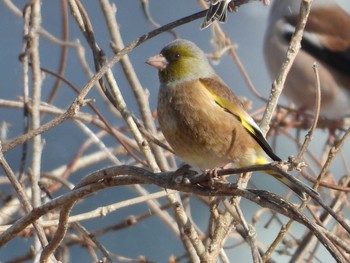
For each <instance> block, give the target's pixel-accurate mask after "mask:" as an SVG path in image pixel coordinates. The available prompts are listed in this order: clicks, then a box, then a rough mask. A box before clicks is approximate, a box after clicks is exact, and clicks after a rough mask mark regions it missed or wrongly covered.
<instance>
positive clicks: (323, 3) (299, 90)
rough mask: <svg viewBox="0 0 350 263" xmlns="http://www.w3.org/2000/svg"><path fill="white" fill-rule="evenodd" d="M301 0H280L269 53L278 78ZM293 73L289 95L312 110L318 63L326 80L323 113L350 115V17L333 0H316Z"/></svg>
mask: <svg viewBox="0 0 350 263" xmlns="http://www.w3.org/2000/svg"><path fill="white" fill-rule="evenodd" d="M300 2H301V0H274V2H273V4H272V6H271V11H270V14H269V20H268V28H267V31H266V34H265V43H264V55H265V61H266V65H267V68H268V70H269V73H270V76H271V78H272V79H276V77H277V75H278V73H279V71H280V68H281V65H282V63H283V61H284V59H285V55H286V51H287V48H288V45H289V42H290V39H291V37H292V34H293V32H294V29H295V26H296V24H297V21H298V19H299V9H300ZM301 48H302V49H301V50H300V52H299V53H298V55H297V57H296V60H295V62H294V64H293V66H292V68H291V70H290V72H289V75H288V77H287V80H286V82H285V86H284V89H283V93H284V95H285V96H286V97H287V98H288V99H290V100H291V101H292V102H293V103H294V104H296V106H297V107H299V108H300V109H302V110H305V111H307V112H312V111H313V110H314V107H315V101H316V81H315V74H314V72H313V69H312V65H313V63H314V62H316V63H317V64H318V71H319V76H320V85H321V109H320V115H321V116H322V117H325V118H328V119H331V120H333V119H340V118H342V117H346V116H348V117H349V116H350V16H349V14H348V13H347V12H346V11H344V10H343V9H342V8H341V7H340V6H338V5H337V4H336V2H335V1H333V0H314V1H313V3H312V8H311V12H310V16H309V19H308V22H307V24H306V27H305V32H304V36H303V39H302V42H301Z"/></svg>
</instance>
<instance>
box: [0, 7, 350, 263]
mask: <svg viewBox="0 0 350 263" xmlns="http://www.w3.org/2000/svg"><path fill="white" fill-rule="evenodd" d="M9 2H11V3H12V4H13V5H15V6H16V7H17V8H18V10H16V9H10V8H9V4H8V3H9ZM111 2H113V3H115V5H116V7H117V13H116V17H117V21H118V23H119V26H120V31H121V35H122V38H123V41H124V43H125V45H127V44H128V43H130V42H131V41H133V40H135V39H137V38H138V37H140V36H141V35H143V34H145V33H146V32H149V31H151V30H152V29H153V28H152V26H151V25H150V24H149V23H148V22H147V21H146V19H145V16H144V13H143V10H142V7H141V1H138V0H128V1H126V0H121V1H118V0H114V1H111ZM339 3H340V4H341V5H342V6H343V7H344V8H345V9H347V10H348V11H350V5H349V2H348V1H346V0H343V1H339ZM25 4H27V1H23V0H17V1H5V0H4V1H1V2H0V35H1V37H0V80H1V81H0V102H1V104H0V124H1V125H2V126H1V128H2V129H1V131H2V133H1V136H2V137H1V139H2V140H4V141H8V140H11V139H13V138H15V137H16V136H19V135H20V134H22V132H23V126H24V124H23V110H22V109H21V108H20V107H17V106H9V105H8V104H6V103H5V102H7V101H14V102H15V101H19V100H20V98H19V97H21V96H23V91H22V90H23V73H22V66H21V63H20V61H19V59H18V56H19V55H20V54H21V52H22V32H23V21H22V18H21V13H19V12H18V11H20V12H21V11H22V10H23V7H24V5H25ZM82 4H83V5H84V7H85V8H86V10H87V12H88V15H89V17H90V19H91V23H92V26H93V28H94V32H95V34H96V39H97V42H98V44H99V46H100V47H101V48H102V49H103V50H104V51H105V52H106V55H107V58H111V57H112V56H113V52H112V50H111V48H110V44H111V43H110V37H109V34H108V30H107V28H106V23H105V19H104V18H103V13H102V11H101V9H100V5H99V3H98V1H84V0H82ZM41 8H42V25H43V29H45V30H46V31H47V32H49V33H50V34H51V35H53V36H55V37H57V38H61V35H62V32H61V31H62V19H61V1H43V3H42V6H41ZM269 8H270V6H264V5H263V4H262V3H261V2H258V1H256V2H252V3H250V4H246V5H243V6H242V7H240V8H239V9H238V10H237V12H235V13H230V14H229V15H228V22H227V23H226V24H223V25H221V27H222V29H223V31H224V32H225V33H226V34H227V35H228V36H229V38H230V39H231V41H232V44H233V45H234V46H235V50H236V52H237V55H238V56H239V58H240V60H241V62H242V64H243V66H244V68H245V69H246V71H247V73H248V75H249V77H250V79H251V81H252V83H253V84H254V86H255V88H256V89H257V90H258V91H259V92H260V94H262V95H263V96H264V97H266V98H267V97H268V95H269V92H270V89H271V83H272V80H271V79H270V78H269V76H268V73H267V70H266V68H265V64H264V59H263V54H262V43H263V38H264V32H265V29H266V20H267V15H268V12H269ZM201 10H202V7H201V5H200V4H199V3H198V1H196V0H177V1H172V0H162V1H159V0H158V1H157V0H149V11H150V14H151V16H152V18H153V19H154V20H155V21H156V22H157V23H158V24H159V25H164V24H167V23H169V22H172V21H174V20H177V19H179V18H182V17H185V16H188V15H191V14H193V13H196V12H199V11H201ZM68 15H69V42H71V43H77V41H79V42H80V44H81V45H82V46H83V47H85V52H86V53H85V57H86V60H87V63H88V64H89V66H90V67H91V69H93V68H94V67H93V57H92V54H91V51H90V49H89V48H88V45H87V43H86V41H85V39H84V37H83V36H82V33H81V31H80V30H79V28H78V27H77V25H76V22H75V20H74V19H73V18H72V17H71V15H70V12H68ZM201 23H202V19H198V20H195V21H193V22H191V23H188V24H186V25H183V26H180V27H178V28H176V29H175V30H174V31H175V32H176V33H177V34H178V35H179V36H180V37H181V38H185V39H189V40H191V41H193V42H195V43H196V44H197V45H198V46H199V47H201V48H202V49H203V50H204V51H205V52H207V53H211V52H213V50H214V45H213V42H212V41H211V39H212V38H213V35H212V33H213V31H212V28H208V29H205V30H202V31H201V30H199V27H200V25H201ZM171 40H173V35H172V34H170V33H162V34H160V35H158V36H157V37H155V38H153V39H150V40H149V41H147V42H145V43H143V44H142V45H141V46H139V47H137V48H136V49H135V50H133V51H132V52H131V53H130V54H129V57H130V59H131V62H132V64H133V66H134V68H135V72H136V74H137V75H138V77H139V79H140V81H141V84H142V86H143V88H144V89H147V90H149V102H150V106H151V109H152V110H153V111H154V110H155V109H156V101H157V93H158V85H159V82H158V76H157V72H156V71H155V70H154V69H153V68H151V67H150V66H148V65H147V64H145V61H146V60H147V58H148V57H150V56H153V55H155V54H158V53H159V52H160V50H161V49H162V48H163V47H164V46H165V45H166V44H167V43H168V42H170V41H171ZM60 50H61V48H60V46H59V45H57V44H55V43H54V42H53V41H52V40H50V39H48V38H47V37H46V36H45V35H41V38H40V60H41V66H42V67H45V68H47V69H51V70H53V71H57V68H58V66H59V59H60ZM67 58H68V60H67V63H66V67H65V70H64V76H65V78H67V79H68V80H70V81H71V82H72V83H73V84H74V85H75V86H77V87H78V88H79V89H82V87H84V86H85V85H86V83H87V82H88V80H89V77H88V76H87V74H85V72H84V70H83V69H82V66H81V63H80V61H79V58H78V56H77V52H76V50H75V49H74V48H69V49H68V56H67ZM310 66H311V65H310ZM214 68H215V70H216V72H217V73H218V74H219V75H220V76H221V77H222V78H223V79H224V81H225V82H226V83H227V84H228V85H229V86H230V87H231V88H232V89H233V90H234V92H235V93H236V94H237V95H239V96H245V97H247V99H249V100H251V101H252V105H253V106H252V112H253V111H254V110H256V109H259V108H260V107H262V106H264V102H263V101H261V100H259V99H257V98H256V97H255V96H254V95H253V94H252V92H251V90H250V89H249V88H248V85H247V84H246V82H245V80H244V78H243V77H242V74H241V73H240V71H239V69H238V67H237V64H236V63H235V61H234V60H233V59H232V58H231V57H230V56H228V55H224V56H223V57H222V58H221V59H220V61H216V63H214ZM113 73H114V74H115V77H116V79H117V81H118V85H119V87H120V89H121V91H122V94H123V96H124V98H125V100H126V102H127V106H128V109H129V110H130V111H132V112H133V113H134V114H135V115H136V116H137V117H140V113H139V111H138V107H137V105H136V103H135V98H134V96H133V92H132V91H131V89H130V87H129V84H128V82H127V81H126V79H125V76H124V73H123V72H122V70H121V68H120V65H119V64H117V65H115V66H114V67H113ZM54 82H55V78H54V77H53V76H51V75H49V74H44V81H43V91H42V100H43V101H45V100H46V99H47V98H48V96H49V94H50V92H51V87H52V85H53V83H54ZM75 97H76V94H75V93H74V92H73V91H72V90H71V89H70V88H68V86H67V85H65V84H64V83H63V84H62V85H61V87H60V89H59V91H58V94H57V98H56V100H55V101H54V103H53V104H54V106H55V107H57V108H60V109H66V108H67V107H68V106H69V105H70V104H71V103H72V101H73V100H74V98H75ZM87 98H91V99H94V100H95V101H94V105H95V106H96V107H97V108H98V109H99V110H100V111H101V112H102V113H103V115H104V117H105V118H106V119H107V120H108V122H109V123H110V124H111V125H113V126H118V125H119V126H121V127H125V124H123V121H122V119H121V118H116V115H115V114H114V113H113V111H111V110H110V109H109V107H110V106H109V105H108V103H106V100H105V99H104V98H103V96H101V94H100V93H99V92H98V91H97V90H96V89H93V90H92V91H91V92H90V93H89V94H88V96H87ZM280 103H281V104H284V105H287V103H288V102H287V101H286V100H285V99H284V98H282V99H281V101H280ZM82 111H83V112H87V113H91V110H89V108H88V107H84V108H83V109H82ZM52 117H53V116H52V115H51V114H46V115H45V117H44V118H43V119H42V123H45V122H47V121H48V120H50V119H52ZM5 126H6V127H7V129H5V128H4V127H5ZM91 129H92V130H93V131H94V130H96V131H97V129H96V128H94V127H91ZM295 132H296V131H295V130H291V131H290V133H291V134H292V135H295ZM305 134H306V131H302V132H301V138H303V136H304V135H305ZM326 138H327V131H326V130H317V132H316V134H315V136H314V138H313V141H312V143H311V147H310V150H311V151H312V152H313V153H314V154H315V155H316V156H317V157H318V158H320V157H321V154H322V149H323V147H324V144H325V140H326ZM42 139H43V140H44V141H45V144H44V149H43V156H42V168H41V169H42V171H43V172H52V171H56V170H57V169H59V168H60V167H61V166H63V165H65V164H69V163H70V162H71V161H72V159H73V158H74V156H75V155H76V154H77V151H78V150H79V149H80V148H81V146H82V145H83V144H84V143H85V142H86V141H87V140H88V139H89V137H88V135H86V134H85V133H84V132H82V130H81V128H80V127H79V126H78V125H77V124H76V123H75V122H73V121H67V122H64V123H63V124H62V125H59V126H58V127H55V128H54V129H51V130H49V131H48V132H46V133H44V134H42ZM103 142H104V143H105V144H106V145H107V146H108V147H114V146H116V145H117V144H118V142H117V141H116V140H115V139H114V138H112V137H108V136H106V137H104V138H103ZM275 145H276V152H277V153H278V154H279V155H280V156H281V157H282V158H283V159H287V157H288V156H289V155H291V154H296V153H297V150H298V149H297V147H296V146H295V144H294V143H293V142H292V141H290V140H288V139H286V137H284V136H283V137H282V138H279V137H278V138H277V142H276V144H275ZM348 146H349V144H348V143H347V146H346V147H344V149H346V152H348V153H349V147H348ZM96 149H98V147H97V146H96V145H91V146H89V148H88V149H86V150H85V152H84V154H86V155H88V154H89V153H93V152H94V151H96ZM21 152H22V148H21V147H16V148H14V149H13V150H11V151H9V152H7V153H6V154H5V157H6V159H7V161H8V162H9V164H10V166H11V167H12V169H13V170H14V171H15V172H18V170H19V164H20V157H21ZM345 155H346V153H345ZM28 159H29V160H30V153H29V155H28ZM122 161H123V162H127V163H130V164H133V163H132V162H129V160H128V159H127V158H125V160H123V159H122ZM27 163H28V164H29V163H30V161H28V162H27ZM112 164H113V163H112V162H111V161H108V160H103V161H100V162H96V163H94V164H92V165H88V166H86V167H84V168H82V169H79V170H77V171H76V172H73V173H72V174H71V175H70V178H69V180H70V181H71V182H72V183H76V182H78V181H79V180H80V179H81V178H82V177H83V176H85V175H87V174H89V173H91V172H92V171H95V170H97V169H101V168H103V167H106V166H109V165H112ZM27 169H28V167H27ZM333 169H334V170H332V171H333V172H334V174H335V175H339V177H338V178H335V179H339V178H340V176H342V175H343V174H344V162H343V160H341V158H338V159H337V160H336V161H335V162H334V164H333ZM258 175H260V174H256V175H254V176H253V178H252V183H251V185H252V186H254V187H257V188H260V189H267V190H270V191H274V192H277V193H279V194H282V195H283V194H284V193H285V190H286V189H285V188H284V187H283V186H281V185H280V184H279V183H278V182H277V181H276V180H274V179H273V178H270V177H268V176H264V175H262V176H258ZM0 176H1V177H3V178H4V177H6V175H5V174H4V173H3V172H2V171H1V172H0ZM147 189H148V190H149V191H151V192H155V191H159V190H161V189H157V188H156V187H147ZM0 190H1V196H0V198H1V199H2V202H3V204H5V202H6V198H9V196H12V195H14V191H13V189H12V188H11V187H9V184H8V183H4V181H2V184H1V185H0ZM64 192H65V190H62V189H61V190H60V191H58V192H55V193H54V196H58V195H60V194H63V193H64ZM136 196H138V195H137V194H136V193H135V192H134V191H133V190H131V189H129V188H127V187H118V188H117V187H116V188H112V189H108V190H104V191H101V192H99V193H98V194H97V195H94V196H92V197H89V198H88V199H85V200H84V201H82V202H80V203H79V205H77V206H76V207H75V208H74V210H73V214H77V213H81V212H85V211H89V210H92V209H95V208H97V207H99V206H105V205H108V204H112V203H116V202H119V201H122V200H127V199H128V198H132V197H136ZM296 200H297V199H296ZM159 201H160V202H162V203H164V204H165V203H166V200H165V199H160V200H159ZM191 202H192V206H191V209H192V210H191V215H192V217H193V220H194V221H195V222H196V223H197V224H198V226H199V227H200V228H202V229H206V227H207V224H208V222H207V221H208V209H207V207H206V206H204V205H203V204H202V203H201V202H200V201H199V200H197V199H191ZM0 206H1V205H0ZM242 207H243V208H244V210H245V211H244V213H245V215H246V218H249V219H251V218H252V216H253V215H254V214H255V213H256V211H257V210H258V209H259V207H257V206H256V205H255V204H252V203H250V202H248V201H244V200H243V201H242ZM147 212H148V207H147V206H146V205H145V204H139V205H136V206H132V207H128V208H124V209H120V210H117V211H116V212H113V213H111V214H108V216H106V217H101V218H95V219H91V220H87V221H84V222H82V224H83V225H84V226H85V227H86V228H87V229H88V230H89V231H94V230H97V229H100V228H101V227H103V226H109V225H113V224H117V223H119V222H122V221H123V220H125V219H126V218H128V217H130V216H131V215H135V216H136V215H139V214H142V213H147ZM18 216H20V212H17V213H16V214H11V215H4V214H0V217H3V218H6V220H4V221H3V223H4V224H10V223H11V222H13V220H14V219H16V218H18ZM269 216H270V215H269V214H267V215H266V218H269ZM260 220H261V222H259V223H258V225H257V226H256V227H257V237H258V239H259V240H260V241H261V242H263V243H265V244H266V246H267V245H268V244H270V243H271V242H272V241H273V239H274V237H275V236H276V234H277V233H278V231H279V229H280V225H279V224H278V222H273V223H272V224H271V225H269V227H268V228H264V224H265V223H266V219H265V220H264V219H260ZM281 220H283V221H285V218H283V217H282V216H281ZM293 228H294V230H295V231H304V227H303V226H300V225H299V224H295V225H294V227H293ZM299 235H300V234H299ZM98 239H99V241H100V242H101V243H102V244H103V245H105V246H106V247H107V249H109V250H110V251H112V252H113V253H116V254H119V255H122V256H125V257H130V258H138V257H139V256H141V255H143V256H145V257H147V258H148V259H149V260H151V261H154V262H167V261H168V260H169V256H171V255H174V256H175V257H179V256H181V255H182V254H183V253H184V248H183V246H182V244H181V242H180V240H179V239H177V238H176V237H175V236H174V234H173V233H172V232H171V230H169V228H168V227H167V226H166V225H165V224H164V223H163V222H162V221H161V220H160V219H159V218H158V217H156V216H152V217H149V218H147V219H145V221H144V222H142V223H141V224H136V225H135V226H132V227H130V228H125V229H123V230H119V231H110V232H109V233H108V234H105V235H101V236H100V237H98ZM72 240H73V238H72ZM32 242H33V240H32V238H28V239H25V238H16V239H13V240H12V241H11V242H9V243H8V244H7V245H6V247H3V248H1V249H0V262H10V259H13V258H14V257H16V256H18V257H19V256H21V255H26V254H28V253H29V248H30V245H31V243H32ZM72 242H73V241H72ZM227 245H228V246H231V245H232V246H233V245H235V243H230V244H227ZM291 251H293V249H291ZM320 251H321V252H320V254H319V255H320V257H322V262H333V261H332V260H333V259H332V258H331V257H330V256H329V254H328V252H327V251H326V250H325V249H324V248H320ZM282 254H283V253H281V254H278V253H274V255H273V259H274V260H276V262H288V260H289V259H290V255H282ZM228 255H229V256H230V260H231V262H251V253H250V248H249V246H248V245H244V244H243V245H240V246H239V247H238V248H237V249H235V248H232V249H228ZM70 258H71V260H70V262H91V260H92V259H91V256H90V255H89V254H88V253H87V250H86V249H84V248H83V247H81V246H80V245H73V246H72V247H71V255H70Z"/></svg>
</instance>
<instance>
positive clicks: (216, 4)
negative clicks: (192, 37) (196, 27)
mask: <svg viewBox="0 0 350 263" xmlns="http://www.w3.org/2000/svg"><path fill="white" fill-rule="evenodd" d="M207 2H208V3H209V9H208V12H207V15H206V17H205V19H204V21H203V23H202V26H201V29H205V28H207V27H209V26H210V25H211V24H212V23H213V22H214V21H215V20H217V21H218V22H221V23H226V20H227V11H230V12H233V11H234V10H235V5H234V3H233V1H232V0H207ZM231 2H232V3H231Z"/></svg>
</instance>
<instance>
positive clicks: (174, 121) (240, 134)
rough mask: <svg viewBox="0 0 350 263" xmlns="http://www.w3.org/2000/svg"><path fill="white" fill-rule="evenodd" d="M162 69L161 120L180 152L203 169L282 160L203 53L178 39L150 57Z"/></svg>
mask: <svg viewBox="0 0 350 263" xmlns="http://www.w3.org/2000/svg"><path fill="white" fill-rule="evenodd" d="M146 63H147V64H149V65H151V66H153V67H155V68H156V69H158V76H159V81H160V89H159V95H158V107H157V111H158V118H159V124H160V128H161V130H162V132H163V134H164V137H165V139H166V140H167V141H168V143H169V144H170V146H171V147H172V148H173V150H174V151H175V153H176V154H177V155H178V156H179V157H181V158H182V159H183V160H184V161H185V162H187V163H188V164H189V165H191V166H193V167H196V168H199V169H201V170H207V169H214V168H219V167H223V166H225V165H226V164H229V163H232V164H233V165H234V167H247V166H251V165H259V164H260V165H261V164H267V163H270V162H272V161H281V159H280V158H279V157H278V156H277V155H275V154H274V152H273V150H272V149H271V147H270V146H269V144H268V142H267V141H266V139H265V138H264V136H263V134H262V132H261V130H260V128H259V126H258V125H257V124H256V123H255V122H254V120H253V119H252V118H251V117H250V115H249V114H248V113H247V112H246V111H245V110H244V109H243V106H242V104H241V102H240V100H239V99H238V98H237V97H236V96H235V94H234V93H233V92H232V91H231V89H230V88H229V87H228V86H227V85H226V84H225V83H224V81H223V80H222V79H221V78H220V77H219V76H218V75H217V74H216V73H215V71H214V69H213V68H212V67H211V65H210V64H209V61H208V59H207V57H206V55H205V54H204V52H203V51H202V50H201V49H200V48H198V47H197V46H196V45H195V44H194V43H192V42H190V41H188V40H184V39H178V40H175V41H173V42H171V43H170V44H168V45H167V46H166V47H164V48H163V49H162V51H161V52H160V54H159V55H156V56H154V57H150V58H149V59H148V60H147V62H146ZM271 175H273V176H274V177H276V178H277V179H278V180H279V181H281V182H282V183H284V184H285V185H287V186H288V187H289V188H291V189H292V190H293V191H294V192H295V193H297V194H298V195H299V196H300V197H301V198H302V199H304V198H305V193H304V192H303V191H302V190H300V189H299V188H298V187H297V186H296V185H294V184H293V183H292V182H291V181H289V180H288V179H287V178H285V177H282V176H281V175H278V174H273V173H271Z"/></svg>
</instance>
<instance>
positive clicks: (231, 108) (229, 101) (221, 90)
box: [200, 78, 281, 161]
mask: <svg viewBox="0 0 350 263" xmlns="http://www.w3.org/2000/svg"><path fill="white" fill-rule="evenodd" d="M200 82H201V83H202V84H203V86H204V87H205V88H206V89H207V90H208V91H209V92H210V94H211V95H212V97H213V99H214V100H215V102H216V103H217V104H218V105H219V106H220V107H222V108H223V109H224V110H225V111H227V112H229V113H231V114H232V115H234V116H235V117H236V118H237V119H238V120H239V121H240V122H241V124H242V126H243V127H244V128H245V129H246V130H247V131H248V133H249V134H250V135H251V136H252V137H253V138H254V139H255V140H256V141H257V142H258V144H259V145H260V146H261V148H262V149H263V150H264V151H265V152H266V154H267V155H268V156H270V158H271V159H272V160H274V161H281V158H279V157H278V156H277V155H276V154H275V153H274V152H273V150H272V148H271V147H270V145H269V143H268V142H267V141H266V139H265V137H264V135H263V134H262V132H261V130H260V128H259V126H258V125H257V124H256V123H255V121H254V120H253V119H252V117H250V115H249V114H248V113H247V112H246V111H245V110H244V109H243V106H242V103H241V101H240V100H239V99H238V98H237V97H236V96H235V95H234V93H233V92H232V91H231V90H230V88H228V87H227V86H226V85H225V84H224V83H223V81H222V80H220V79H219V78H202V79H200Z"/></svg>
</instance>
